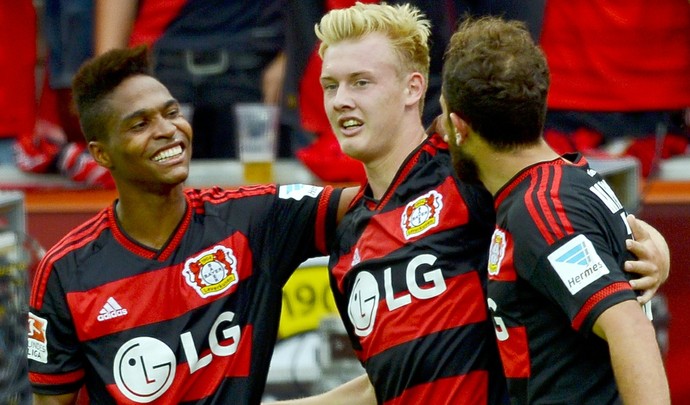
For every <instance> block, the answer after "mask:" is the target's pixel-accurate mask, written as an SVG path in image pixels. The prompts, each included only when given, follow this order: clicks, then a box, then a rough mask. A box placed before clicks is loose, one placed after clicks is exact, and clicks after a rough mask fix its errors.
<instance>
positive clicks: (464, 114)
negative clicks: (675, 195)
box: [441, 17, 670, 404]
mask: <svg viewBox="0 0 690 405" xmlns="http://www.w3.org/2000/svg"><path fill="white" fill-rule="evenodd" d="M443 83H444V84H443V95H442V99H441V103H442V107H443V109H444V119H443V122H444V125H445V127H446V133H447V134H448V138H449V145H450V147H451V154H452V156H453V160H454V162H455V166H456V170H457V173H458V175H460V176H461V177H463V179H465V181H470V182H472V181H477V180H479V181H481V182H482V183H483V184H484V185H485V186H486V188H487V189H488V190H489V191H490V192H491V193H492V194H493V195H494V204H495V208H496V212H497V224H496V228H495V230H494V232H493V236H492V237H491V246H490V248H489V252H490V256H489V263H488V275H489V283H488V303H489V308H490V310H491V312H492V315H491V317H492V318H493V321H494V325H495V330H496V336H497V338H498V344H499V350H500V353H501V358H502V360H503V367H504V371H505V375H506V377H507V380H508V388H509V391H510V396H511V400H512V402H513V403H514V404H532V403H549V404H618V403H625V404H668V403H669V402H670V399H669V390H668V384H667V381H666V375H665V372H664V367H663V363H662V359H661V356H660V353H659V347H658V345H657V341H656V338H655V334H654V328H653V326H652V323H651V322H650V320H649V319H647V317H645V313H644V311H643V309H642V308H641V307H640V304H639V302H638V300H637V297H636V294H635V292H634V291H633V290H632V288H631V286H630V283H629V280H630V278H631V275H630V274H626V273H625V272H623V271H622V270H621V269H622V268H623V265H624V262H625V261H626V260H630V259H631V255H630V254H629V253H628V251H627V250H626V243H628V242H627V241H628V240H629V239H630V238H631V237H632V231H631V228H630V226H629V224H628V222H627V221H626V217H627V215H626V212H625V209H624V208H623V206H622V205H621V203H620V202H619V200H618V198H617V197H616V195H615V194H614V193H613V191H612V190H611V188H610V187H609V186H608V185H607V183H606V181H605V180H604V179H603V178H602V177H601V176H600V175H599V174H598V173H597V172H596V171H594V170H593V169H592V168H591V167H589V164H588V162H587V160H586V159H585V158H584V157H583V156H581V155H579V154H573V155H563V156H559V155H558V154H557V153H556V152H554V151H553V150H552V149H551V148H550V147H549V146H548V145H547V144H546V142H545V141H544V139H543V136H542V130H543V126H544V117H545V113H546V95H547V92H548V88H549V71H548V67H547V64H546V60H545V58H544V55H543V53H542V51H541V50H540V49H539V47H538V46H537V45H535V43H534V42H533V40H532V38H531V37H530V35H529V32H528V31H527V30H526V29H525V27H524V24H521V23H518V22H515V21H511V22H509V21H504V20H502V19H499V18H489V17H485V18H481V19H476V20H473V19H468V20H466V21H464V22H463V23H462V24H461V25H460V27H459V28H458V30H457V31H456V33H455V34H454V35H453V37H452V39H451V43H450V46H449V49H448V51H447V53H446V58H445V62H444V74H443ZM657 236H660V235H657Z"/></svg>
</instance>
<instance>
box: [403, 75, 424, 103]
mask: <svg viewBox="0 0 690 405" xmlns="http://www.w3.org/2000/svg"><path fill="white" fill-rule="evenodd" d="M425 90H426V81H425V80H424V76H423V75H422V74H421V73H419V72H413V73H412V74H410V76H409V78H408V80H407V84H406V87H405V91H404V93H405V97H406V98H407V99H408V101H409V102H410V103H415V102H421V100H423V99H424V92H425Z"/></svg>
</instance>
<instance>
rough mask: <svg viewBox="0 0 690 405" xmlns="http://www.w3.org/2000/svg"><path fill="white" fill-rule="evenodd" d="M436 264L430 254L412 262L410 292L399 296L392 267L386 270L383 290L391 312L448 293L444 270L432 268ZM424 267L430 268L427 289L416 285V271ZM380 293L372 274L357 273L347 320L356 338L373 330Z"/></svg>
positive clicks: (408, 271) (408, 277)
mask: <svg viewBox="0 0 690 405" xmlns="http://www.w3.org/2000/svg"><path fill="white" fill-rule="evenodd" d="M434 263H436V257H435V256H433V255H430V254H423V255H419V256H417V257H415V258H414V259H412V260H410V262H409V263H408V264H407V268H406V270H405V275H404V277H405V282H406V284H407V289H408V292H409V293H406V294H402V295H400V294H399V295H398V296H396V294H395V291H394V290H393V271H392V269H391V268H390V267H389V268H387V269H385V270H384V271H383V279H384V280H383V284H384V285H383V287H384V292H385V297H386V305H387V306H388V310H389V311H394V310H396V309H398V308H401V307H404V306H406V305H409V304H410V303H411V302H412V297H415V298H417V299H430V298H434V297H437V296H439V295H441V294H442V293H443V292H444V291H446V289H447V287H446V281H445V279H444V278H443V272H442V271H441V269H438V268H436V269H435V268H433V265H434ZM422 266H425V267H427V268H428V269H427V270H425V271H424V273H423V279H424V281H425V283H424V284H423V286H424V287H422V286H421V285H419V284H418V283H417V278H416V275H417V272H418V270H420V268H421V267H422ZM397 274H398V273H396V275H397ZM379 291H380V289H379V284H378V282H377V280H376V278H375V277H374V276H373V275H372V274H371V273H370V272H368V271H366V270H363V271H360V272H359V274H357V278H355V282H354V285H353V287H352V293H351V295H350V299H349V302H348V308H347V313H348V317H349V318H350V322H352V325H353V326H354V329H355V333H356V334H357V336H361V337H365V336H368V335H369V334H370V333H371V331H372V330H373V329H374V324H375V322H376V312H377V311H378V306H379V298H380V296H379Z"/></svg>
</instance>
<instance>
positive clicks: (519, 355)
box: [498, 326, 532, 378]
mask: <svg viewBox="0 0 690 405" xmlns="http://www.w3.org/2000/svg"><path fill="white" fill-rule="evenodd" d="M506 330H507V332H508V338H507V339H506V340H498V351H499V352H500V354H501V362H502V363H503V371H504V373H505V376H506V377H507V378H527V377H529V376H530V374H531V368H532V366H531V362H530V357H529V345H528V342H527V329H525V327H524V326H519V327H511V328H506Z"/></svg>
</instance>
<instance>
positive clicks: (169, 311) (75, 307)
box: [67, 232, 253, 341]
mask: <svg viewBox="0 0 690 405" xmlns="http://www.w3.org/2000/svg"><path fill="white" fill-rule="evenodd" d="M217 245H222V246H226V247H228V248H231V249H232V250H233V253H234V254H235V255H237V254H244V255H243V256H239V257H237V256H236V260H237V277H238V280H237V282H236V283H234V284H231V285H230V286H229V287H228V288H227V290H225V291H223V292H222V293H220V294H217V295H211V294H208V295H206V296H205V297H202V296H201V295H200V293H198V292H197V290H196V289H195V288H194V287H192V286H191V285H190V284H189V283H188V280H187V277H186V276H185V275H184V274H183V269H184V268H185V265H186V264H185V262H182V263H179V264H176V265H174V266H170V267H166V268H162V269H158V270H154V271H148V272H146V273H143V274H139V275H137V276H133V277H129V278H123V279H120V280H117V281H113V282H111V283H108V284H104V285H102V286H99V287H97V288H93V289H91V290H88V291H78V292H68V293H67V303H68V305H69V307H70V311H71V313H72V316H73V318H74V323H75V325H77V335H78V337H79V339H80V340H82V341H85V340H90V339H95V338H98V337H101V336H105V335H108V334H111V333H116V332H119V331H123V330H127V329H131V328H135V327H138V326H142V325H148V324H151V323H155V322H161V321H164V320H168V319H174V318H177V317H179V316H181V315H182V314H184V313H187V312H189V311H191V310H194V309H196V308H199V307H202V306H204V305H206V304H208V303H210V302H212V301H215V300H217V299H221V298H223V297H226V296H228V295H230V294H233V293H234V292H235V290H236V289H237V288H238V285H239V283H242V282H244V281H245V280H247V279H248V278H249V277H250V276H251V275H252V266H253V262H252V256H251V253H250V252H251V250H250V249H249V243H248V241H247V239H246V237H245V236H244V235H243V234H241V233H239V232H236V233H234V234H233V235H231V236H230V237H229V238H227V239H225V240H223V241H219V242H218V243H217V244H216V245H214V246H217ZM214 250H215V249H213V248H209V249H207V251H208V253H211V252H213V251H214ZM202 253H204V252H203V251H202V252H198V253H195V254H194V255H190V257H197V256H199V255H200V254H202ZM147 290H155V291H156V293H155V294H141V292H142V291H147ZM111 297H112V298H113V299H114V300H115V301H116V302H117V304H118V305H119V306H120V307H121V308H123V309H125V310H126V312H127V313H126V314H122V312H120V314H122V315H119V316H115V317H109V318H107V319H102V320H98V317H99V313H100V311H101V310H102V309H103V308H104V306H105V305H106V303H107V301H108V299H109V298H111ZM147 297H148V298H147ZM147 300H148V301H147Z"/></svg>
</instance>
